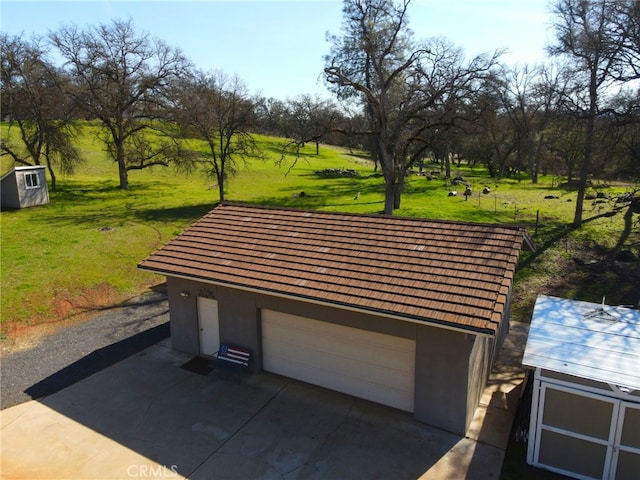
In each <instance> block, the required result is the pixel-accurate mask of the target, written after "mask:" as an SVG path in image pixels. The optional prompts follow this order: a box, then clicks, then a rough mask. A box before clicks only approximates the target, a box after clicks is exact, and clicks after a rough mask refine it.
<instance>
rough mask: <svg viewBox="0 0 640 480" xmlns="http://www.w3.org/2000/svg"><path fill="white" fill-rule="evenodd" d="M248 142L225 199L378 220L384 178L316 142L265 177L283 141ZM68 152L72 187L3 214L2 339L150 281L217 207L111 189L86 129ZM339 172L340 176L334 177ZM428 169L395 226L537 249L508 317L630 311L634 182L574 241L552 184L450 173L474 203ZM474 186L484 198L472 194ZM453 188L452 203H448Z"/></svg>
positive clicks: (638, 285)
mask: <svg viewBox="0 0 640 480" xmlns="http://www.w3.org/2000/svg"><path fill="white" fill-rule="evenodd" d="M3 134H6V130H3ZM257 138H258V141H259V144H260V147H261V149H262V151H263V152H265V154H266V156H267V158H266V160H264V161H257V160H254V161H251V162H250V163H248V164H247V165H246V166H244V167H242V168H241V169H240V171H239V173H238V175H237V176H236V177H234V178H231V179H230V180H229V182H228V184H227V186H226V200H227V201H233V202H247V203H255V204H263V205H277V206H287V207H296V208H311V209H322V210H333V211H345V212H355V213H367V214H377V213H380V212H381V211H382V209H383V205H384V197H383V188H382V187H383V180H382V178H381V177H380V176H379V175H378V174H377V173H375V172H374V170H373V166H372V164H371V163H370V162H368V161H367V160H366V159H364V158H363V157H362V156H355V155H352V154H351V152H348V151H346V150H344V149H339V148H335V147H330V146H325V145H323V146H321V149H320V154H319V155H316V154H315V148H314V147H311V146H309V147H308V148H307V149H306V150H305V152H304V153H305V155H306V156H305V157H304V158H301V159H299V160H298V162H297V163H296V164H295V166H293V168H291V170H289V169H290V167H292V161H293V159H287V160H286V161H285V164H284V165H282V166H276V161H277V160H279V158H280V142H281V140H279V139H277V138H271V137H257ZM79 144H80V146H81V149H82V152H83V155H84V157H85V159H86V163H85V164H84V165H82V166H81V167H80V168H79V169H78V171H77V172H76V174H75V175H73V176H70V177H63V176H59V178H58V191H56V192H51V193H50V196H51V203H50V204H49V205H47V206H44V207H37V208H32V209H26V210H22V211H6V212H2V214H1V227H2V273H1V288H2V303H1V312H2V332H3V338H5V339H6V338H12V337H14V336H16V335H17V333H18V332H20V331H22V330H24V329H25V328H27V327H29V326H33V325H39V324H55V323H57V322H60V321H76V320H78V319H81V318H83V315H86V314H90V313H91V312H92V311H94V310H96V309H100V308H102V307H104V306H107V305H111V304H115V303H118V302H120V301H123V300H124V299H126V298H129V297H132V296H135V295H137V294H139V293H140V292H142V291H144V290H145V289H147V288H149V287H150V286H152V285H155V284H157V283H159V282H161V281H162V279H161V278H159V277H156V276H154V275H151V274H149V273H145V272H142V271H139V270H138V269H137V268H136V265H137V264H138V262H139V261H140V260H141V259H143V258H144V257H145V256H146V255H147V254H149V253H150V252H152V251H153V250H155V249H156V248H158V247H159V246H160V245H162V244H163V243H165V242H166V241H168V240H169V239H171V238H172V237H173V236H174V235H176V234H177V233H179V232H181V231H182V230H183V229H184V228H186V227H187V226H188V225H190V224H191V223H193V222H194V221H195V220H196V219H198V218H199V217H200V216H201V215H203V214H204V213H205V212H207V211H208V210H210V209H211V208H213V206H214V205H215V203H216V202H217V201H218V198H217V186H216V185H215V184H213V183H212V180H211V179H209V178H206V177H205V176H204V175H202V174H199V173H193V174H191V175H184V174H180V173H177V172H175V171H173V170H171V169H168V168H162V167H154V168H153V169H152V170H142V171H132V172H130V186H131V188H130V190H128V191H122V190H119V189H118V188H117V185H118V176H117V169H116V167H115V165H114V164H112V163H110V162H109V161H108V160H107V159H106V157H105V154H104V152H103V150H102V146H101V145H100V144H99V143H98V142H97V140H96V139H95V131H94V130H93V128H92V127H91V126H85V127H84V128H83V135H82V136H81V137H80V139H79ZM2 162H3V163H2V171H5V170H6V169H8V168H9V167H10V165H8V164H7V162H6V157H3V159H2ZM341 169H344V170H350V171H351V172H350V174H349V175H338V174H336V172H340V170H341ZM427 170H428V171H430V172H431V171H433V172H434V175H433V176H430V177H425V176H422V175H412V176H411V177H410V180H409V182H408V184H407V186H406V191H405V193H404V195H403V198H402V206H401V208H400V209H399V210H398V211H397V212H396V215H404V216H421V217H429V218H443V219H450V220H460V221H473V222H490V223H494V222H504V223H517V224H524V225H526V226H527V228H528V229H529V232H530V234H531V235H532V236H533V237H534V240H535V242H536V244H537V246H538V249H537V251H536V252H534V253H523V255H522V257H521V267H520V269H519V271H518V273H517V277H516V287H515V288H516V291H515V296H514V304H513V318H515V319H517V320H524V321H526V320H528V318H529V315H530V312H531V309H532V305H533V301H534V300H535V296H536V295H537V294H540V293H546V294H553V295H562V296H568V297H577V298H580V299H583V300H589V301H597V302H600V301H601V300H602V297H603V296H606V301H607V302H608V303H611V304H627V305H636V306H637V305H638V302H639V301H640V266H639V263H638V260H637V258H638V250H639V247H640V233H639V231H640V226H639V225H638V215H637V213H638V212H635V211H631V210H629V208H628V204H621V203H616V198H617V197H618V196H619V195H620V194H622V193H624V192H625V191H627V190H628V189H629V188H631V185H627V184H624V183H616V184H612V185H607V186H601V188H598V189H597V191H598V192H600V194H601V196H604V197H606V198H599V199H596V200H593V203H591V201H590V202H588V203H587V208H586V210H585V215H584V217H585V219H586V221H585V222H584V227H583V228H582V229H580V230H578V231H573V230H572V229H571V228H570V227H569V225H570V223H571V220H572V217H573V210H574V199H575V192H572V191H568V190H563V189H560V188H558V186H557V185H558V184H559V182H560V179H558V178H552V177H542V178H541V179H540V183H538V184H537V185H532V184H531V183H529V182H528V181H527V180H526V179H524V180H522V181H521V182H518V181H516V180H509V179H503V180H499V181H497V180H496V179H491V178H489V177H488V176H487V173H486V172H485V171H484V169H482V168H476V169H472V168H469V167H467V166H465V165H464V164H463V165H462V166H459V167H457V168H454V170H453V172H454V173H453V175H454V176H460V177H462V178H463V179H464V181H465V182H469V183H471V185H472V188H473V193H472V195H471V196H470V197H469V198H468V199H465V197H464V196H463V195H462V192H463V191H464V188H460V186H454V185H452V184H451V182H449V181H447V180H446V179H444V177H442V176H440V175H438V174H437V172H438V170H439V168H438V166H437V165H433V164H430V165H428V166H427ZM318 172H321V173H322V174H319V173H318ZM428 178H429V179H428ZM485 186H488V187H490V190H491V191H490V193H486V194H483V193H481V191H482V189H483V187H485ZM451 190H457V191H458V195H457V196H455V197H450V196H448V192H449V191H451ZM591 193H593V194H594V195H595V193H596V191H595V190H594V191H593V192H591ZM536 219H537V221H536ZM620 252H623V253H620ZM616 255H617V256H616ZM620 260H626V261H620Z"/></svg>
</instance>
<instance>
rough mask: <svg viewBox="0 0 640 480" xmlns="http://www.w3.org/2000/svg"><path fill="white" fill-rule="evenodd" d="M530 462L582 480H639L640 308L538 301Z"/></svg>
mask: <svg viewBox="0 0 640 480" xmlns="http://www.w3.org/2000/svg"><path fill="white" fill-rule="evenodd" d="M522 363H523V365H525V366H526V367H529V368H531V369H534V377H533V395H532V397H533V399H532V405H531V420H530V426H529V446H528V451H527V462H528V463H529V464H531V465H534V466H537V467H541V468H545V469H548V470H552V471H554V472H557V473H561V474H563V475H568V476H571V477H574V478H579V479H617V480H622V479H629V480H632V479H637V478H639V477H640V310H635V309H632V308H625V307H613V306H609V305H605V304H604V300H603V303H602V304H597V303H591V302H583V301H577V300H568V299H563V298H557V297H551V296H539V297H538V299H537V301H536V304H535V307H534V311H533V317H532V320H531V326H530V329H529V337H528V339H527V345H526V348H525V353H524V357H523V360H522Z"/></svg>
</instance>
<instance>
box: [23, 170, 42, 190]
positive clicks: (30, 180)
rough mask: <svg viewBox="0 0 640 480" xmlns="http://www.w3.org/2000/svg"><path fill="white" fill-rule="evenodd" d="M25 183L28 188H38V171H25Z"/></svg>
mask: <svg viewBox="0 0 640 480" xmlns="http://www.w3.org/2000/svg"><path fill="white" fill-rule="evenodd" d="M24 184H25V186H26V187H27V188H38V187H39V185H38V174H37V173H25V174H24Z"/></svg>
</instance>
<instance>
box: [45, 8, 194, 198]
mask: <svg viewBox="0 0 640 480" xmlns="http://www.w3.org/2000/svg"><path fill="white" fill-rule="evenodd" d="M50 39H51V41H52V42H53V44H54V45H55V46H56V47H57V48H58V50H59V52H60V53H61V54H62V56H63V57H64V59H65V60H66V65H65V67H66V69H67V71H68V73H69V74H70V75H71V76H72V77H73V78H74V81H75V82H76V87H77V88H76V89H75V90H74V93H73V99H74V101H75V103H76V105H77V106H78V107H79V108H81V109H82V110H83V111H84V112H86V115H87V116H88V117H90V118H96V119H98V120H100V122H101V123H102V125H103V126H104V128H105V135H104V136H103V137H102V140H103V141H104V142H105V145H106V146H107V151H108V153H109V155H110V156H111V158H112V159H113V160H114V161H115V162H116V163H117V164H118V172H119V180H120V188H122V189H125V190H126V189H128V188H129V178H128V171H129V170H131V169H142V168H147V167H150V166H153V165H163V166H167V165H168V164H169V161H170V160H172V159H173V158H174V155H173V153H175V150H174V149H173V148H172V144H171V141H170V140H168V137H164V136H160V137H158V138H157V139H156V140H157V141H156V142H154V143H153V144H150V143H149V142H148V141H147V140H145V139H144V135H145V132H147V131H148V130H149V129H155V130H156V131H159V130H161V127H162V126H163V122H162V121H155V120H161V119H162V116H163V111H164V109H163V103H164V101H165V98H164V97H165V93H166V90H167V87H168V85H169V83H170V82H171V80H172V79H174V78H176V77H178V76H180V75H183V74H184V73H185V71H186V70H187V68H188V62H187V61H186V59H185V58H184V57H183V56H182V54H181V52H180V51H179V50H175V49H173V48H171V47H169V46H167V45H166V44H164V43H163V42H162V41H160V40H155V39H152V38H150V37H149V36H147V35H137V34H136V32H135V30H134V26H133V22H132V20H128V21H120V20H115V21H113V22H112V23H111V24H110V25H99V26H97V27H91V28H89V29H86V30H80V29H79V28H78V27H77V26H70V27H63V28H62V29H60V30H59V31H58V32H54V33H52V34H51V35H50ZM154 121H155V122H154ZM163 139H164V140H163ZM144 143H146V147H145V148H140V147H141V145H142V144H144ZM154 145H158V146H159V148H154ZM172 152H173V153H172Z"/></svg>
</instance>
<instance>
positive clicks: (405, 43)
mask: <svg viewBox="0 0 640 480" xmlns="http://www.w3.org/2000/svg"><path fill="white" fill-rule="evenodd" d="M409 3H410V1H409V0H404V1H403V2H402V3H400V4H396V3H394V2H393V1H391V0H345V2H344V7H343V14H344V22H343V32H344V33H343V35H342V36H341V37H338V36H334V37H331V39H330V40H331V43H332V48H331V55H330V56H328V57H327V58H326V61H327V63H328V64H327V66H326V67H325V69H324V72H325V78H326V80H327V82H328V83H329V84H330V85H333V86H334V87H335V92H336V94H337V95H338V96H339V97H341V98H348V97H350V96H352V97H353V96H356V97H360V98H361V99H362V101H363V102H364V105H365V108H366V112H367V116H368V118H369V120H370V122H371V134H372V136H373V138H374V142H375V154H376V157H377V158H378V160H379V162H380V166H381V169H382V173H383V175H384V179H385V207H384V212H385V213H386V214H392V213H393V210H394V203H396V199H397V198H399V195H400V191H401V189H402V185H403V182H404V175H405V172H404V171H403V169H404V161H403V159H402V158H401V155H402V153H403V148H402V146H401V145H399V140H400V138H401V136H403V133H404V132H403V130H404V129H403V124H404V123H406V122H407V119H408V118H409V117H410V116H412V115H413V113H412V110H413V106H412V103H413V102H411V94H412V93H413V92H414V91H415V87H414V83H413V80H414V79H415V75H414V74H415V73H416V72H417V68H418V67H419V65H420V61H421V59H423V58H424V57H425V56H426V55H427V54H428V53H429V52H428V51H427V50H425V49H420V48H418V49H414V44H413V41H412V35H411V31H410V30H409V29H408V25H407V21H408V19H407V7H408V6H409ZM409 106H411V108H407V107H409Z"/></svg>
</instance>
